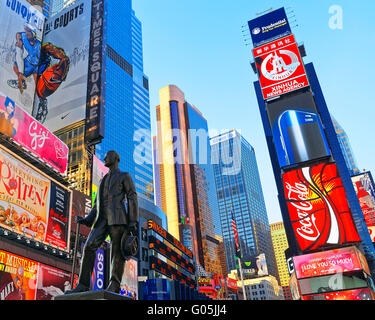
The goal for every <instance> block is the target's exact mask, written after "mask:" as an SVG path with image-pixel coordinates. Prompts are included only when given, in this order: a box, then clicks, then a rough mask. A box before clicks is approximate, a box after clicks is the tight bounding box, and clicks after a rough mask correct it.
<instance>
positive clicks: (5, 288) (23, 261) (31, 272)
mask: <svg viewBox="0 0 375 320" xmlns="http://www.w3.org/2000/svg"><path fill="white" fill-rule="evenodd" d="M69 289H70V273H68V272H66V271H63V270H60V269H56V268H54V267H50V266H47V265H45V264H42V263H39V262H36V261H34V260H30V259H28V258H25V257H21V256H18V255H15V254H13V253H9V252H6V251H3V250H0V300H53V298H54V297H55V296H57V295H61V294H63V293H64V292H65V291H66V290H69Z"/></svg>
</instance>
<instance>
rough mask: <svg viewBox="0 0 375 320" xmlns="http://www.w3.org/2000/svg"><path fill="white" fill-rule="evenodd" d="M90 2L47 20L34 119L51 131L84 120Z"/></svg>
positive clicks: (70, 8) (82, 1)
mask: <svg viewBox="0 0 375 320" xmlns="http://www.w3.org/2000/svg"><path fill="white" fill-rule="evenodd" d="M90 25H91V1H90V0H79V1H77V2H76V3H75V4H74V5H72V6H69V7H68V8H66V9H64V10H63V11H61V12H59V13H58V14H56V15H54V16H52V17H51V18H50V19H48V20H47V21H46V24H45V30H44V38H43V45H42V46H41V59H40V65H39V78H38V79H39V80H38V84H37V90H36V97H35V104H34V109H33V113H32V115H33V117H35V118H36V119H37V120H38V121H40V122H41V123H42V124H43V125H45V126H46V127H47V128H48V129H49V130H51V131H52V132H54V131H56V130H59V129H61V128H64V127H66V126H68V125H70V124H72V123H75V122H77V121H80V120H84V119H85V117H86V91H87V76H88V61H89V44H90Z"/></svg>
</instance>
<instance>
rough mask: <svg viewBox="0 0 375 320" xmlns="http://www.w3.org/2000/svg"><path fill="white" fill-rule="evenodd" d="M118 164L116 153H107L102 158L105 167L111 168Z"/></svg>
mask: <svg viewBox="0 0 375 320" xmlns="http://www.w3.org/2000/svg"><path fill="white" fill-rule="evenodd" d="M119 162H120V155H119V154H118V153H117V152H116V151H113V150H111V151H108V152H107V153H106V154H105V157H104V165H105V166H106V167H113V166H115V165H118V163H119Z"/></svg>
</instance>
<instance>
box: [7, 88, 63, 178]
mask: <svg viewBox="0 0 375 320" xmlns="http://www.w3.org/2000/svg"><path fill="white" fill-rule="evenodd" d="M0 133H2V134H4V135H6V136H7V137H9V138H11V139H12V140H13V141H14V142H15V143H17V144H19V145H21V146H22V147H23V148H25V149H27V150H28V151H30V152H31V153H32V154H33V155H34V156H35V157H36V158H37V159H40V160H42V161H45V162H46V163H47V164H48V165H50V166H51V167H52V168H54V169H55V170H56V171H58V172H59V173H61V174H63V175H66V171H67V168H68V156H69V148H68V146H67V145H66V144H65V143H63V142H62V141H61V140H60V139H58V138H57V137H56V136H55V135H53V134H52V133H51V132H50V131H49V130H48V129H46V128H45V127H44V126H43V125H42V124H40V123H39V122H38V121H36V120H35V119H34V118H33V117H32V116H30V115H29V114H28V113H27V112H25V111H23V110H22V108H20V107H19V106H18V105H17V104H16V103H15V102H14V101H13V100H12V99H10V98H9V97H7V96H5V95H4V94H2V92H0Z"/></svg>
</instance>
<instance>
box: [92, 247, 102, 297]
mask: <svg viewBox="0 0 375 320" xmlns="http://www.w3.org/2000/svg"><path fill="white" fill-rule="evenodd" d="M104 258H105V256H104V251H103V250H102V249H98V250H96V258H95V264H94V271H93V272H92V278H91V288H92V290H94V291H97V290H104V289H105V288H104V272H105V271H104V267H105V260H104Z"/></svg>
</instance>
